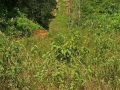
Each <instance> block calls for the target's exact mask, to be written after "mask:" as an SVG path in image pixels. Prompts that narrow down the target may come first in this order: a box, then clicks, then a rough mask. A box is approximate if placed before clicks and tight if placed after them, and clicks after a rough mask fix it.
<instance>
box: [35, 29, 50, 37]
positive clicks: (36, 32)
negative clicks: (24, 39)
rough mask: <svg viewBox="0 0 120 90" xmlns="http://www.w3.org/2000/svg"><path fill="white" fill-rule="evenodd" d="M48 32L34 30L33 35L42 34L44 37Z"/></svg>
mask: <svg viewBox="0 0 120 90" xmlns="http://www.w3.org/2000/svg"><path fill="white" fill-rule="evenodd" d="M47 33H48V31H47V30H34V32H33V36H42V37H44V36H46V35H47Z"/></svg>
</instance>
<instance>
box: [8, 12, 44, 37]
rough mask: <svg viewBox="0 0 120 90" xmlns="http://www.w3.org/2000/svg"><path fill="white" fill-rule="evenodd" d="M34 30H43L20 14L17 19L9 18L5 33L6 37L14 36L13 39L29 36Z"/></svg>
mask: <svg viewBox="0 0 120 90" xmlns="http://www.w3.org/2000/svg"><path fill="white" fill-rule="evenodd" d="M35 29H43V28H42V27H41V26H40V25H38V24H37V23H34V22H33V21H31V20H29V19H28V18H27V17H26V16H25V15H24V14H21V15H20V16H19V17H16V18H11V19H9V20H8V27H7V30H6V33H7V34H8V35H14V36H15V37H18V36H31V35H32V33H33V30H35ZM8 30H9V31H8Z"/></svg>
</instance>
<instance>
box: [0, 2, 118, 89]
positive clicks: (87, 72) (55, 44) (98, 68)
mask: <svg viewBox="0 0 120 90" xmlns="http://www.w3.org/2000/svg"><path fill="white" fill-rule="evenodd" d="M59 3H61V4H60V7H59V8H60V9H58V11H57V13H58V15H57V17H56V18H55V20H53V21H52V22H51V25H50V33H49V34H48V35H46V36H45V37H29V38H27V37H24V38H22V39H20V38H11V37H6V36H5V35H4V34H2V33H1V34H0V89H1V90H119V88H120V37H119V35H120V13H117V12H116V13H113V14H109V13H106V12H105V13H103V14H100V13H92V14H90V15H87V16H86V18H85V19H84V18H83V19H81V20H83V21H81V22H80V26H78V25H76V24H77V23H78V22H75V20H76V18H74V16H69V17H68V15H67V14H65V13H64V10H65V2H64V1H60V2H59ZM72 13H73V12H71V13H70V14H71V15H72ZM67 17H68V18H67ZM82 17H83V16H82ZM61 18H62V19H61ZM63 18H66V19H63ZM74 19H75V20H74ZM67 21H68V22H67ZM21 23H22V22H21ZM67 23H68V24H69V25H70V26H69V28H67V25H68V24H67ZM22 24H23V23H22Z"/></svg>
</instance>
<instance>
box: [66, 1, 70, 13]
mask: <svg viewBox="0 0 120 90" xmlns="http://www.w3.org/2000/svg"><path fill="white" fill-rule="evenodd" d="M69 13H70V0H66V14H69Z"/></svg>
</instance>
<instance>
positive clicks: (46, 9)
mask: <svg viewBox="0 0 120 90" xmlns="http://www.w3.org/2000/svg"><path fill="white" fill-rule="evenodd" d="M0 2H1V3H0V5H2V6H3V7H5V8H6V9H5V10H6V11H7V12H8V13H6V14H7V17H8V18H14V16H15V12H14V8H18V9H19V10H20V11H21V12H22V13H25V14H26V15H27V18H29V19H30V20H33V21H35V22H37V23H39V24H40V25H42V26H43V27H44V28H46V29H48V28H49V19H51V18H53V15H52V14H51V12H52V10H53V9H54V8H55V7H56V1H55V0H26V1H24V0H11V1H7V0H1V1H0ZM1 10H2V12H3V11H4V9H1Z"/></svg>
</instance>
